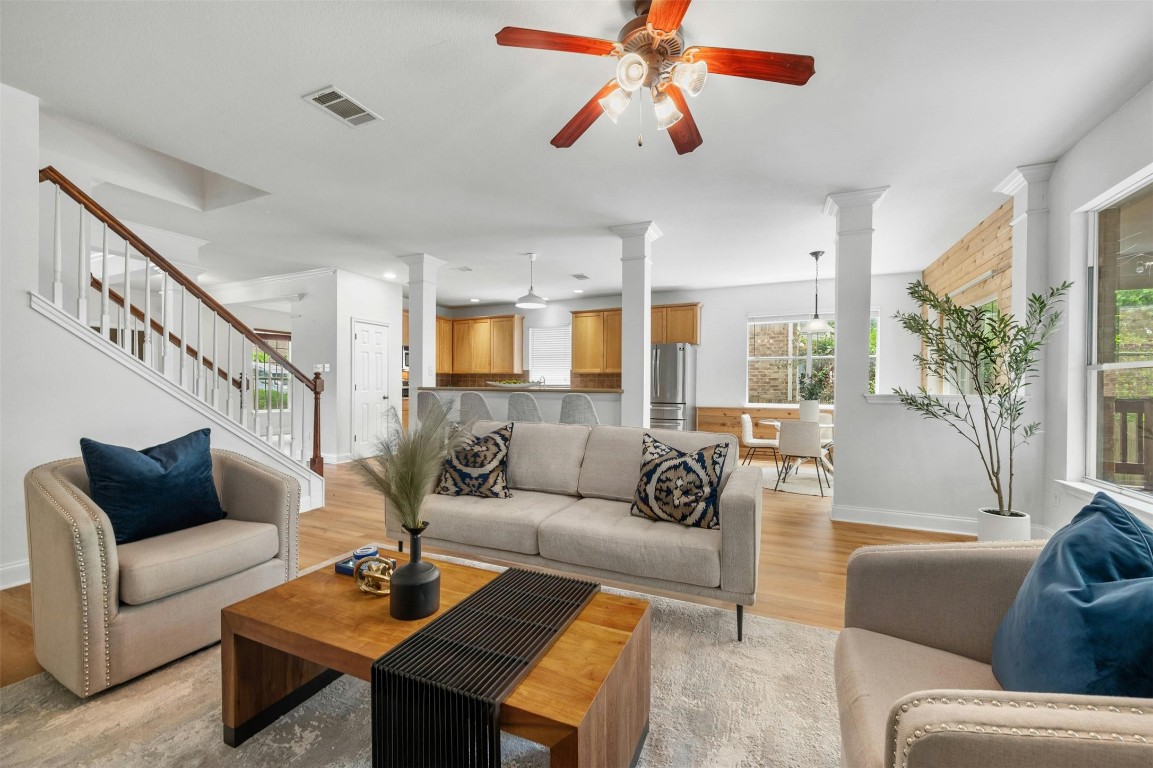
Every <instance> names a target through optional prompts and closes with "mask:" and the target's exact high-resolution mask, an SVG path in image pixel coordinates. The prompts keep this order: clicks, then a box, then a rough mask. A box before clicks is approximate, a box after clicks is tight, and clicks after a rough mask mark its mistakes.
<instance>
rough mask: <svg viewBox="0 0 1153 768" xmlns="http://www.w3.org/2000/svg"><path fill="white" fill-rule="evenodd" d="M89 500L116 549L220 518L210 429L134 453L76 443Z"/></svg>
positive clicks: (84, 441) (93, 443) (91, 442)
mask: <svg viewBox="0 0 1153 768" xmlns="http://www.w3.org/2000/svg"><path fill="white" fill-rule="evenodd" d="M80 453H81V455H82V456H83V457H84V468H85V470H86V471H87V473H88V482H89V488H90V490H89V495H90V496H91V497H92V501H94V502H95V503H96V505H97V506H99V507H100V508H101V509H102V510H104V513H105V514H106V515H108V519H109V521H111V523H112V532H113V534H114V535H115V537H116V543H117V544H126V543H128V542H132V541H138V540H140V539H146V538H148V537H150V536H159V535H161V534H165V533H171V532H172V531H179V530H181V529H182V528H190V527H192V526H194V525H203V524H204V523H208V522H212V521H213V520H219V519H220V518H222V517H224V510H222V509H221V508H220V498H219V496H218V495H217V493H216V486H215V484H213V482H212V454H211V452H210V451H209V430H208V429H200V430H197V431H196V432H192V433H190V434H187V435H185V436H184V437H179V438H177V439H175V440H171V441H169V442H167V443H163V444H161V445H154V446H152V447H151V448H145V449H144V450H141V451H137V450H134V449H132V448H125V447H123V446H119V445H107V444H105V443H99V442H97V441H95V440H90V439H88V438H86V437H84V438H81V439H80Z"/></svg>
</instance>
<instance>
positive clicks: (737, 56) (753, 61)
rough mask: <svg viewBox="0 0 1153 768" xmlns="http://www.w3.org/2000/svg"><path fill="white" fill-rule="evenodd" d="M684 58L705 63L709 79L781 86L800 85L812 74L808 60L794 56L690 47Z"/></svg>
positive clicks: (736, 49) (810, 57)
mask: <svg viewBox="0 0 1153 768" xmlns="http://www.w3.org/2000/svg"><path fill="white" fill-rule="evenodd" d="M685 56H686V58H691V59H692V60H693V61H701V60H703V61H704V62H705V63H707V64H708V65H709V74H710V75H732V76H733V77H749V78H752V79H753V80H768V81H769V82H773V83H784V84H785V85H804V84H805V83H807V82H809V78H810V77H812V76H813V72H814V71H815V70H814V69H813V57H812V56H802V55H800V54H796V53H771V52H769V51H743V50H741V49H740V48H706V47H700V46H694V47H693V48H690V49H688V50H687V51H685Z"/></svg>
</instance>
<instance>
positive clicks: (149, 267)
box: [32, 166, 324, 506]
mask: <svg viewBox="0 0 1153 768" xmlns="http://www.w3.org/2000/svg"><path fill="white" fill-rule="evenodd" d="M40 182H41V184H48V185H50V189H49V190H47V194H48V195H50V198H51V202H50V203H49V204H48V205H43V204H42V205H41V219H42V222H41V231H42V232H45V231H46V227H51V235H50V238H49V241H50V243H51V256H50V259H51V265H52V266H51V275H52V277H51V290H50V293H51V299H50V300H49V299H47V298H46V297H42V296H39V295H36V294H34V295H33V296H32V306H33V308H34V309H37V310H38V311H39V312H41V314H44V315H46V316H48V317H49V318H50V319H52V320H54V321H56V322H57V323H60V324H62V325H66V326H67V327H68V328H69V330H71V331H72V332H73V334H75V335H77V336H79V337H80V338H82V339H83V340H85V341H87V342H88V343H89V344H91V345H93V346H96V347H98V348H99V349H101V350H102V351H103V352H105V353H106V354H108V355H110V356H112V357H113V358H114V359H115V360H117V361H118V362H120V363H121V364H123V365H127V366H129V367H131V368H133V369H134V370H136V371H137V372H138V373H139V374H140V375H141V376H143V377H145V378H148V379H151V380H152V381H153V382H154V383H155V384H156V385H157V386H158V387H162V388H165V389H167V390H168V391H169V392H170V393H172V394H173V395H174V396H176V397H177V398H179V399H181V400H183V401H184V402H185V403H186V404H188V405H190V406H192V407H194V408H196V409H197V410H198V411H199V412H200V413H202V414H203V415H204V416H205V417H206V418H207V419H208V420H209V421H211V422H212V425H213V426H214V427H218V428H222V429H226V430H229V431H230V432H232V433H233V434H234V435H236V436H239V437H240V438H241V439H242V440H243V441H244V442H245V443H246V444H247V445H249V446H251V447H252V449H253V451H252V452H253V453H255V454H256V456H254V458H257V457H258V458H260V459H263V460H264V461H266V463H269V464H270V465H273V466H278V468H280V469H282V470H283V471H288V472H289V473H290V474H293V475H294V476H296V477H298V478H299V479H300V480H301V484H302V486H303V495H304V497H305V498H306V499H310V501H311V504H309V505H308V506H319V505H321V504H323V503H324V495H323V494H324V490H323V488H324V483H323V475H324V459H323V458H322V457H321V453H320V414H321V407H320V398H321V393H322V392H323V391H324V381H323V379H321V377H320V374H319V373H315V374H313V375H312V376H311V377H309V376H308V375H306V374H305V373H304V372H302V371H301V370H299V369H298V368H297V367H296V366H294V365H293V364H292V363H290V362H289V361H288V360H287V359H286V358H285V357H284V356H283V355H282V354H280V353H279V352H278V351H277V350H276V349H274V348H273V347H272V345H270V344H269V343H268V342H267V341H266V340H265V339H264V338H262V337H261V336H259V335H258V334H257V333H256V332H255V331H253V330H252V329H251V328H249V327H248V326H247V325H245V324H244V323H242V322H241V321H240V320H239V319H237V318H236V317H235V316H234V315H233V314H232V313H231V312H229V311H228V310H227V309H226V308H225V307H224V306H223V305H221V304H220V303H219V302H217V301H216V300H215V299H213V298H212V296H210V295H209V294H208V293H207V292H206V291H205V290H204V289H203V288H201V287H200V286H199V285H197V284H196V282H195V281H194V280H192V279H191V278H189V277H188V276H187V275H185V274H184V273H182V272H181V271H180V270H179V269H177V268H176V267H175V266H173V265H172V264H171V263H170V262H169V261H168V260H166V259H165V258H164V257H163V256H161V255H160V254H159V253H157V252H156V251H155V250H153V248H152V247H150V246H149V245H148V244H147V243H145V242H144V241H143V240H142V239H141V238H140V237H138V236H137V235H136V234H135V233H133V232H132V231H131V230H130V229H128V227H126V226H125V225H124V224H123V223H122V222H120V221H119V220H117V219H116V218H115V217H114V216H112V215H111V214H110V213H108V211H106V210H105V209H104V208H102V207H101V206H100V205H99V204H98V203H97V202H96V201H95V200H93V199H92V198H91V197H89V196H88V195H86V194H85V193H84V192H83V191H81V190H80V189H79V188H77V187H76V185H75V184H73V183H72V182H71V181H69V180H68V179H67V178H65V177H64V176H63V175H62V174H61V173H60V172H59V171H57V170H56V169H55V168H52V167H51V166H48V167H46V168H43V169H42V170H41V171H40ZM43 194H45V193H44V192H42V195H43ZM41 199H42V201H43V200H44V197H42V198H41ZM42 242H43V240H42ZM48 258H49V257H48V256H47V255H45V259H46V260H47V259H48ZM66 263H67V264H68V265H69V266H67V267H66V266H65V265H66Z"/></svg>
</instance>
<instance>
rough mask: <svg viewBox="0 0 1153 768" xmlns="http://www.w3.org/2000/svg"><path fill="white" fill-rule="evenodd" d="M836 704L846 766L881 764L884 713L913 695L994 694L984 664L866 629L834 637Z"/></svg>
mask: <svg viewBox="0 0 1153 768" xmlns="http://www.w3.org/2000/svg"><path fill="white" fill-rule="evenodd" d="M835 666H836V685H837V703H838V706H839V709H840V720H841V748H842V749H843V750H844V752H845V758H846V759H845V760H844V763H845V765H858V766H866V765H867V766H875V767H876V768H882V766H884V765H885V749H886V744H887V732H888V727H889V726H888V722H889V710H890V709H891V708H892V706H893V704H894V703H895V702H896V701H897V700H898V699H900V698H901V697H903V696H905V695H907V694H910V693H913V692H915V691H930V690H935V689H942V688H944V689H951V690H956V689H961V690H978V691H999V690H1001V686H1000V685H998V684H997V678H995V677H993V669H992V667H990V666H989V665H988V664H985V663H983V662H980V661H974V660H973V659H970V658H967V657H965V656H958V655H957V654H955V653H949V652H947V651H939V650H937V649H936V648H930V647H929V646H927V645H918V644H917V643H910V642H909V641H907V640H900V639H898V638H895V637H890V636H889V635H882V634H879V633H877V632H870V631H869V630H867V629H858V628H856V627H848V628H846V629H844V630H842V632H841V636H840V637H839V638H838V639H837V651H836V665H835Z"/></svg>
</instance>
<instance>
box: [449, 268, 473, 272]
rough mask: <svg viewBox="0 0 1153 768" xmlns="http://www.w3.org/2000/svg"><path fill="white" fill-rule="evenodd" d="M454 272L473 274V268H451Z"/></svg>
mask: <svg viewBox="0 0 1153 768" xmlns="http://www.w3.org/2000/svg"><path fill="white" fill-rule="evenodd" d="M450 269H451V270H452V271H453V272H472V267H450Z"/></svg>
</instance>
